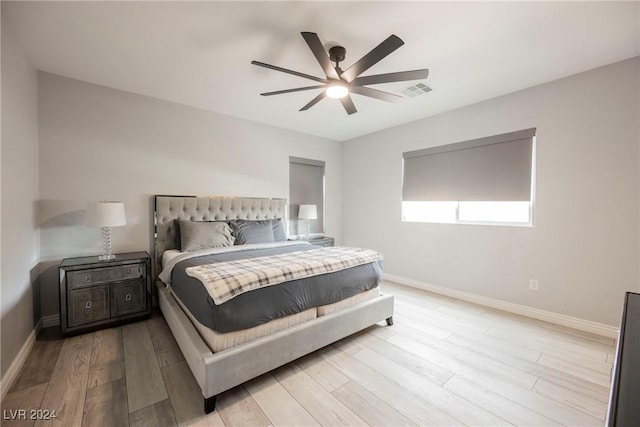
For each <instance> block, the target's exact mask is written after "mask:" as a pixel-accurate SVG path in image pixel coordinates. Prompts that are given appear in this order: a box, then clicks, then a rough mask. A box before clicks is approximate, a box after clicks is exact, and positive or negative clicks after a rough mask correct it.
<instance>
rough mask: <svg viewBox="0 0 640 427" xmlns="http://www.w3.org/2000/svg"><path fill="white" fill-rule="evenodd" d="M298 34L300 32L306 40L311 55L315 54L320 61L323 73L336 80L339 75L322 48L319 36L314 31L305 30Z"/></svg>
mask: <svg viewBox="0 0 640 427" xmlns="http://www.w3.org/2000/svg"><path fill="white" fill-rule="evenodd" d="M300 34H302V37H303V38H304V41H306V42H307V44H308V45H309V49H311V52H313V56H315V57H316V59H317V60H318V62H319V63H320V66H321V67H322V69H323V70H324V73H325V74H326V75H327V78H329V79H334V80H338V79H339V78H340V77H339V76H338V73H337V72H336V69H335V68H333V64H332V63H331V60H330V59H329V55H328V54H327V51H326V50H325V49H324V46H322V42H320V38H319V37H318V35H317V34H316V33H309V32H306V31H304V32H302V33H300Z"/></svg>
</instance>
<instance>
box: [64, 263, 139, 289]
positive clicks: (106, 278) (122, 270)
mask: <svg viewBox="0 0 640 427" xmlns="http://www.w3.org/2000/svg"><path fill="white" fill-rule="evenodd" d="M145 271H146V268H145V265H144V264H133V265H121V266H117V267H110V268H96V269H92V270H79V271H70V272H69V273H68V274H69V279H68V283H69V287H70V288H71V289H77V288H83V287H86V286H92V285H96V284H99V283H109V282H114V281H118V280H127V279H137V278H140V277H145Z"/></svg>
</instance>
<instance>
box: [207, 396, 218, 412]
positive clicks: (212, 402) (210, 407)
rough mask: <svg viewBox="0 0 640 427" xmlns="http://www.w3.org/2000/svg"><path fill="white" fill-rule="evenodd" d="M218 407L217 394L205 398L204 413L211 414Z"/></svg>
mask: <svg viewBox="0 0 640 427" xmlns="http://www.w3.org/2000/svg"><path fill="white" fill-rule="evenodd" d="M215 409H216V396H211V397H205V398H204V413H205V414H210V413H212V412H213V411H214V410H215Z"/></svg>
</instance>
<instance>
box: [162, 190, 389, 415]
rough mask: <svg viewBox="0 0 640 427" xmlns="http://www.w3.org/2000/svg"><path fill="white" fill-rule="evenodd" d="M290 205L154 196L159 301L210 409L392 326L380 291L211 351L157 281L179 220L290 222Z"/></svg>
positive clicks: (262, 200) (261, 200)
mask: <svg viewBox="0 0 640 427" xmlns="http://www.w3.org/2000/svg"><path fill="white" fill-rule="evenodd" d="M286 208H287V206H286V200H285V199H265V198H237V197H234V198H228V197H194V196H155V197H154V222H153V224H154V266H155V269H154V277H155V278H156V280H155V282H156V284H157V288H158V303H159V305H160V309H161V310H162V313H163V315H164V317H165V319H166V321H167V323H168V324H169V328H170V329H171V331H172V333H173V335H174V337H175V339H176V341H177V342H178V345H179V346H180V349H181V350H182V353H183V354H184V357H185V359H186V361H187V363H188V365H189V367H190V368H191V371H192V372H193V376H194V377H195V379H196V381H197V382H198V384H199V386H200V388H201V390H202V396H203V398H204V411H205V413H210V412H212V411H213V410H214V409H215V402H216V396H217V395H218V394H220V393H222V392H224V391H227V390H229V389H231V388H233V387H235V386H237V385H240V384H242V383H244V382H246V381H249V380H250V379H252V378H255V377H257V376H260V375H262V374H264V373H266V372H269V371H271V370H273V369H275V368H278V367H279V366H282V365H284V364H286V363H289V362H291V361H293V360H295V359H297V358H299V357H302V356H304V355H306V354H309V353H311V352H313V351H315V350H318V349H319V348H322V347H324V346H326V345H329V344H331V343H333V342H335V341H338V340H340V339H342V338H344V337H347V336H349V335H351V334H353V333H355V332H358V331H360V330H362V329H365V328H367V327H369V326H371V325H373V324H375V323H378V322H381V321H383V320H386V321H387V324H388V325H392V324H393V318H392V316H393V296H391V295H380V296H379V297H376V298H374V299H371V300H367V301H364V302H361V303H359V304H356V305H353V306H350V307H348V308H345V309H343V310H339V311H336V312H333V313H331V314H328V315H325V316H321V317H317V318H315V319H313V320H309V321H307V322H304V323H301V324H298V325H295V326H292V327H290V328H288V329H285V330H282V331H279V332H276V333H274V334H271V335H268V336H265V337H262V338H258V339H256V340H253V341H250V342H247V343H245V344H241V345H239V346H236V347H232V348H230V349H227V350H224V351H221V352H218V353H215V354H214V353H213V352H212V351H211V350H210V349H209V347H208V346H207V345H206V343H205V342H204V341H203V340H202V338H201V337H200V335H199V334H198V332H197V331H196V329H195V327H194V326H193V324H192V323H191V321H190V320H189V318H188V317H187V315H186V314H185V313H184V311H182V309H181V308H180V306H178V303H177V302H176V300H175V299H174V298H173V297H172V296H171V294H170V293H169V291H168V290H167V289H166V286H165V285H164V283H162V282H161V281H160V280H159V279H157V276H158V274H159V273H160V269H161V262H162V254H163V252H164V251H165V250H167V249H174V248H175V238H176V230H175V225H174V224H175V221H174V220H175V219H186V220H193V221H214V220H230V219H250V220H260V219H273V218H282V219H283V220H284V221H286V218H287V216H286ZM285 229H286V226H285Z"/></svg>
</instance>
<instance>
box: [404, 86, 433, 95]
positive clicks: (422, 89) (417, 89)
mask: <svg viewBox="0 0 640 427" xmlns="http://www.w3.org/2000/svg"><path fill="white" fill-rule="evenodd" d="M400 92H402V94H403V95H406V96H408V97H410V98H413V97H415V96H418V95H424V94H425V93H428V92H431V88H430V87H429V86H427V85H426V84H424V83H418V84H415V85H413V86H409V87H406V88H404V89H402V90H401V91H400Z"/></svg>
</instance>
